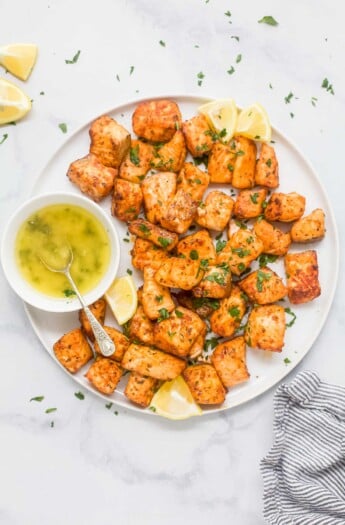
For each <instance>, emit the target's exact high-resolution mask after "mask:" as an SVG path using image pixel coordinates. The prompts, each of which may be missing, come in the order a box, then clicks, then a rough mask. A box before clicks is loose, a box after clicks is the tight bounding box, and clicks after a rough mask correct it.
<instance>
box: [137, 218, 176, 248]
mask: <svg viewBox="0 0 345 525" xmlns="http://www.w3.org/2000/svg"><path fill="white" fill-rule="evenodd" d="M128 231H129V232H130V233H133V234H134V235H137V236H138V237H141V238H142V239H147V240H149V241H151V242H152V243H153V244H155V245H156V246H158V247H159V248H163V249H164V250H166V251H168V252H170V251H171V250H173V249H174V248H175V246H176V245H177V243H178V235H177V234H176V233H172V232H169V231H167V230H164V229H163V228H160V227H159V226H156V225H155V224H152V222H149V221H145V219H136V220H135V221H132V222H131V223H130V224H129V226H128Z"/></svg>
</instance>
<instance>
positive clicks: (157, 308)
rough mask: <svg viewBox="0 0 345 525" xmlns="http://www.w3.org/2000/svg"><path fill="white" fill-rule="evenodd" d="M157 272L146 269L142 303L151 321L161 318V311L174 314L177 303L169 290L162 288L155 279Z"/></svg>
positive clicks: (152, 269) (147, 267)
mask: <svg viewBox="0 0 345 525" xmlns="http://www.w3.org/2000/svg"><path fill="white" fill-rule="evenodd" d="M155 273H156V270H155V269H154V268H150V267H149V266H146V267H145V268H144V285H143V293H142V299H141V303H142V306H143V309H144V312H145V314H146V315H147V317H148V318H149V319H151V320H154V319H158V318H159V317H160V316H161V310H162V309H164V310H165V311H167V312H172V310H173V309H174V308H175V303H174V301H173V300H172V298H171V295H170V290H169V288H167V287H165V286H161V285H160V284H159V283H158V282H157V281H156V279H155V278H154V276H155Z"/></svg>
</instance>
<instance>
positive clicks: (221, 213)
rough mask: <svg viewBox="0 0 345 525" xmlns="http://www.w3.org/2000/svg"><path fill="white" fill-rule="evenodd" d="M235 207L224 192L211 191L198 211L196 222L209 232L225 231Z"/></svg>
mask: <svg viewBox="0 0 345 525" xmlns="http://www.w3.org/2000/svg"><path fill="white" fill-rule="evenodd" d="M233 206H234V201H233V199H232V198H231V197H230V196H229V195H227V194H226V193H224V192H223V191H218V190H215V191H210V193H209V194H208V195H207V196H206V199H205V201H204V202H201V203H200V204H199V206H198V208H197V210H196V218H195V222H196V223H197V224H198V225H199V226H201V227H202V228H207V229H208V230H215V231H218V232H220V231H223V230H224V228H225V227H226V225H227V224H228V222H229V220H230V217H231V213H232V209H233Z"/></svg>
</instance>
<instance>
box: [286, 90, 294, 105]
mask: <svg viewBox="0 0 345 525" xmlns="http://www.w3.org/2000/svg"><path fill="white" fill-rule="evenodd" d="M292 97H293V93H291V91H290V93H289V94H288V95H287V96H286V97H285V98H284V100H285V104H290V102H291V99H292Z"/></svg>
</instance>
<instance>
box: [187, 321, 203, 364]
mask: <svg viewBox="0 0 345 525" xmlns="http://www.w3.org/2000/svg"><path fill="white" fill-rule="evenodd" d="M206 332H207V329H206V325H205V333H202V334H200V335H198V337H197V338H196V339H195V341H194V343H193V344H192V346H191V348H190V350H189V356H188V357H189V359H196V358H197V357H199V356H200V355H201V354H202V353H203V351H204V346H205V339H206V337H205V336H206Z"/></svg>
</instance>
